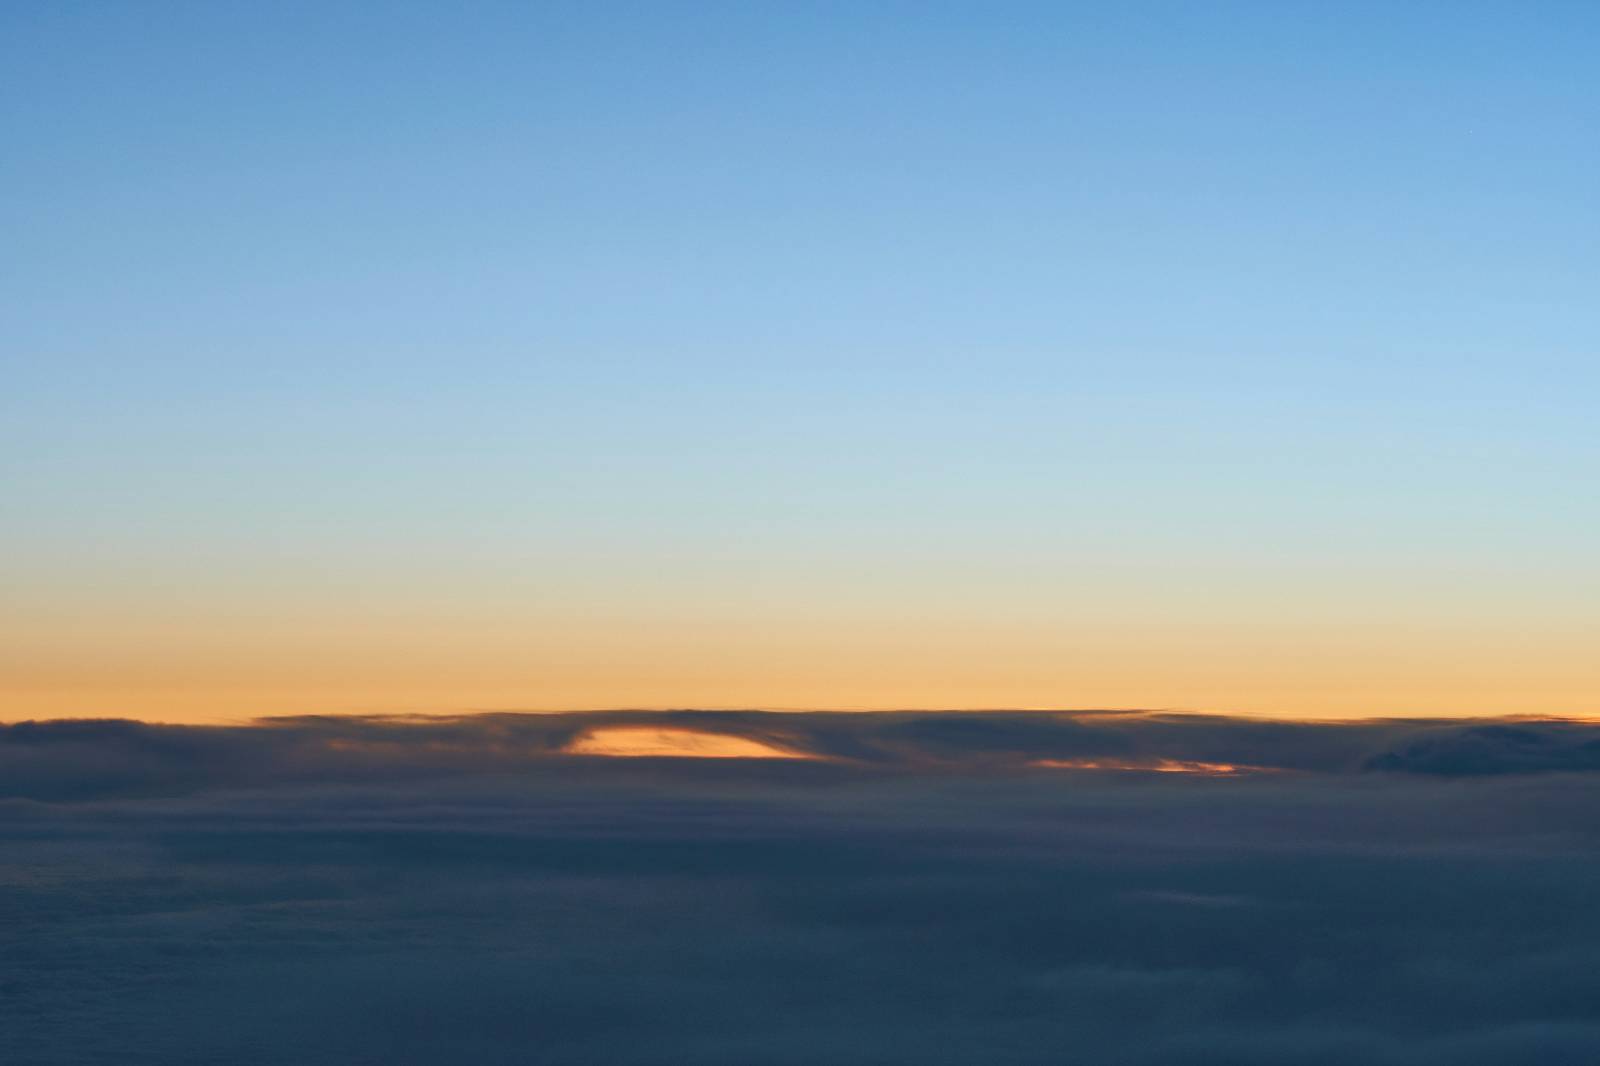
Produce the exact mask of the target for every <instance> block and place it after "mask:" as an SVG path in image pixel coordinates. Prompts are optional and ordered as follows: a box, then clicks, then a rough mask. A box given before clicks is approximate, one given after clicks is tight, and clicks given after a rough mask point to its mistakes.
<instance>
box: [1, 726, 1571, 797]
mask: <svg viewBox="0 0 1600 1066" xmlns="http://www.w3.org/2000/svg"><path fill="white" fill-rule="evenodd" d="M622 754H629V755H637V756H646V757H649V756H659V757H671V756H679V757H682V756H716V757H720V758H722V759H725V760H726V761H727V762H730V763H733V762H745V761H750V762H751V763H752V764H753V765H752V766H751V767H750V769H749V771H748V772H751V773H761V774H769V775H794V774H805V773H810V774H813V775H826V774H828V773H835V774H838V773H871V772H895V773H917V772H927V773H940V772H950V771H958V770H959V771H969V772H994V773H1005V772H1024V771H1037V770H1039V769H1041V768H1053V769H1055V770H1058V771H1065V772H1070V771H1071V770H1073V769H1081V770H1094V769H1100V770H1121V771H1124V772H1125V771H1130V770H1131V771H1137V770H1141V769H1143V770H1150V771H1158V770H1159V771H1169V772H1172V771H1176V772H1186V771H1188V772H1198V773H1250V772H1260V771H1278V772H1295V773H1316V774H1361V773H1367V774H1370V773H1391V774H1393V773H1406V774H1428V775H1436V776H1446V777H1469V776H1487V775H1499V774H1519V773H1536V772H1555V771H1565V772H1582V773H1587V772H1593V771H1595V770H1600V723H1595V722H1587V721H1569V720H1534V719H1515V720H1484V719H1462V720H1443V721H1441V720H1437V719H1428V720H1401V719H1395V720H1368V721H1357V722H1304V721H1282V720H1280V721H1274V720H1262V719H1254V718H1250V719H1246V718H1229V717H1222V716H1213V715H1187V714H1167V713H1158V712H1150V713H1136V712H1102V711H1061V712H1008V711H986V712H959V713H958V712H915V711H904V712H880V713H848V714H847V713H773V712H760V711H615V712H599V713H572V714H511V713H499V714H477V715H465V716H448V717H405V716H400V717H389V716H369V717H297V718H269V719H262V720H260V721H258V722H256V723H254V724H250V725H240V726H177V725H153V724H147V723H139V722H133V721H125V720H117V719H107V720H61V721H44V722H21V723H17V724H13V725H9V726H0V797H4V796H13V797H22V798H32V799H41V800H72V799H88V798H95V797H104V796H117V795H152V794H181V793H187V792H194V791H201V790H207V789H215V788H228V787H266V786H271V785H275V784H295V783H304V782H308V781H328V782H355V781H376V780H386V779H403V778H416V777H422V776H430V775H474V774H502V773H535V774H560V775H564V776H568V777H570V776H572V775H580V776H581V775H583V774H591V775H604V774H608V773H614V772H616V771H615V770H614V769H607V768H605V767H603V766H600V765H598V764H599V763H600V762H602V760H600V759H598V758H594V756H604V755H622ZM779 758H782V759H790V760H794V761H796V762H806V763H810V764H812V765H810V766H808V767H791V768H788V769H780V768H777V767H775V766H773V765H771V764H772V762H773V761H774V760H776V759H779ZM645 761H652V762H653V761H656V760H651V759H648V758H647V759H646V760H645ZM685 761H688V760H685ZM659 772H661V773H671V774H679V775H682V774H688V773H708V772H712V771H710V770H709V769H706V768H703V767H701V768H690V767H683V766H680V767H677V768H674V769H665V768H660V769H659ZM717 772H724V773H726V772H730V771H728V770H723V771H717Z"/></svg>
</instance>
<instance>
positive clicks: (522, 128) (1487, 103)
mask: <svg viewBox="0 0 1600 1066" xmlns="http://www.w3.org/2000/svg"><path fill="white" fill-rule="evenodd" d="M1597 52H1600V8H1597V7H1596V6H1595V5H1593V4H1588V3H1561V2H1554V0H1552V2H1543V3H1536V4H1527V3H1510V2H1507V3H1454V2H1452V3H1410V4H1392V3H1370V4H1363V3H1340V4H1309V3H1304V4H1302V3H1265V2H1263V3H1243V4H1231V3H1204V4H1180V3H1171V4H1140V3H1103V4H1098V5H1090V4H1078V5H1070V4H1040V5H1031V4H1007V3H983V4H979V3H971V4H944V3H914V4H912V3H908V4H891V3H867V4H858V3H852V4H836V5H835V4H814V3H805V4H800V3H794V4H775V3H774V4H726V5H724V4H661V3H652V4H622V3H606V4H592V3H588V4H539V5H534V4H494V3H473V4H462V5H458V4H443V3H435V4H406V3H384V4H353V3H349V4H326V3H320V2H319V3H306V4H295V3H274V4H246V3H163V4H144V5H135V4H109V3H103V4H102V3H44V2H23V3H12V4H7V5H5V8H4V10H3V12H0V71H3V73H0V111H3V119H0V121H3V128H4V131H5V137H4V151H3V158H0V233H3V235H4V236H3V241H4V248H5V254H4V256H3V257H0V269H3V271H4V274H3V276H0V285H3V291H4V293H5V298H4V301H3V312H0V360H3V373H0V477H3V480H4V496H3V499H4V504H3V509H4V513H3V520H0V552H3V556H0V567H3V574H0V576H3V584H0V718H3V719H20V718H27V717H45V716H57V715H127V716H136V717H145V718H154V719H166V720H198V719H210V718H219V717H238V716H243V715H252V714H266V713H275V712H303V711H345V710H350V711H378V710H462V709H471V708H489V707H517V708H531V709H549V708H590V707H610V706H619V705H629V706H712V707H717V706H767V707H839V708H868V707H894V706H921V707H998V706H1025V707H1026V706H1052V707H1085V706H1109V707H1173V708H1189V709H1206V710H1219V711H1235V712H1245V713H1258V714H1278V715H1287V716H1300V715H1316V716H1327V715H1376V714H1382V715H1388V714H1476V713H1522V712H1528V713H1556V714H1584V713H1593V712H1595V711H1597V710H1600V655H1597V654H1596V644H1597V641H1600V560H1597V555H1596V551H1595V543H1596V531H1597V530H1600V493H1597V491H1596V472H1597V461H1600V432H1597V430H1596V414H1595V412H1596V410H1597V408H1600V403H1597V400H1600V396H1597V392H1600V359H1597V355H1600V301H1597V299H1596V294H1597V292H1600V267H1597V263H1600V257H1597V254H1596V253H1597V249H1600V195H1597V189H1600V183H1597V176H1600V136H1596V131H1597V128H1600V126H1597V122H1600V65H1597V64H1596V62H1595V56H1596V54H1597Z"/></svg>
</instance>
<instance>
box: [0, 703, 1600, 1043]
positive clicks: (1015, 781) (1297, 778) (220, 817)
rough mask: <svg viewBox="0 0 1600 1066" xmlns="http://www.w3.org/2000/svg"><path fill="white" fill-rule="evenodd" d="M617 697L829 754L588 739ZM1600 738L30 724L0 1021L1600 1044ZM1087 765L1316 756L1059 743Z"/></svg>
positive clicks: (1358, 729)
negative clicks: (624, 747) (601, 752)
mask: <svg viewBox="0 0 1600 1066" xmlns="http://www.w3.org/2000/svg"><path fill="white" fill-rule="evenodd" d="M616 725H630V726H648V727H649V728H652V729H693V730H699V731H701V732H708V731H709V732H713V733H719V734H724V735H733V736H739V737H742V738H747V739H750V740H753V741H758V742H760V743H762V744H768V745H772V746H776V747H781V748H785V749H789V750H797V751H804V752H807V753H811V754H815V755H819V756H826V758H818V759H814V760H774V759H756V760H746V759H708V760H694V759H656V758H644V759H616V758H608V757H586V756H570V755H563V754H561V752H562V751H563V750H564V749H566V748H567V747H568V746H570V745H571V744H572V743H573V741H574V740H575V739H577V738H579V737H581V736H583V735H585V731H586V730H592V729H594V728H597V727H598V728H604V727H607V726H616ZM1593 740H1594V733H1593V727H1591V726H1588V725H1584V724H1579V723H1563V722H1518V723H1512V722H1492V723H1481V722H1480V723H1466V722H1454V723H1452V722H1447V723H1437V722H1373V723H1357V724H1351V725H1303V724H1293V723H1279V722H1259V721H1238V720H1228V719H1215V718H1195V717H1181V716H1168V715H1126V714H1123V715H1110V714H1105V715H1100V714H1071V715H1043V714H1015V715H1010V714H987V715H930V714H913V713H906V714H886V715H868V716H850V717H845V716H825V715H800V716H792V715H781V716H775V715H760V714H737V715H722V714H715V715H713V714H705V713H690V712H684V713H679V714H665V715H641V714H618V715H607V716H600V717H593V716H562V715H489V716H476V717H468V718H460V719H443V720H415V719H291V720H275V721H271V722H267V723H263V724H260V725H256V726H244V727H237V728H180V727H159V726H145V725H136V724H133V723H126V722H56V723H39V724H22V725H16V726H11V727H8V728H7V729H6V730H5V731H4V737H3V739H0V784H3V786H4V794H5V796H6V797H9V798H4V799H0V914H4V915H5V918H6V920H5V921H4V922H0V1008H3V1011H0V1041H3V1043H4V1049H5V1054H4V1057H5V1059H6V1061H8V1062H18V1063H27V1064H29V1066H33V1064H39V1066H79V1064H85V1063H99V1062H108V1061H115V1062H118V1063H121V1064H131V1066H157V1064H160V1066H171V1064H179V1066H183V1064H194V1066H200V1064H202V1063H204V1064H213V1063H218V1062H227V1063H230V1064H240V1066H269V1064H278V1063H295V1064H296V1066H333V1064H335V1063H337V1064H348V1063H356V1064H373V1066H377V1064H384V1066H434V1064H438V1066H446V1064H450V1066H453V1064H456V1063H463V1062H470V1063H474V1064H489V1066H501V1064H504V1066H510V1064H513V1063H515V1064H518V1066H523V1064H527V1063H538V1064H541V1066H544V1064H548V1066H611V1064H615V1066H668V1064H672V1066H683V1064H689V1066H695V1064H705V1066H801V1064H805V1066H812V1064H816V1063H829V1064H841V1066H867V1064H874V1066H902V1064H903V1066H912V1064H916V1066H924V1064H935V1066H939V1064H949V1066H954V1064H969V1063H971V1064H985V1066H987V1064H1002V1066H1046V1064H1049V1066H1059V1064H1062V1063H1071V1062H1082V1063H1093V1064H1102V1063H1104V1064H1110V1066H1222V1064H1228V1066H1256V1064H1260V1066H1267V1064H1271V1066H1322V1064H1328V1066H1332V1064H1341V1066H1343V1064H1348V1063H1360V1064H1374V1066H1442V1064H1464V1066H1513V1064H1516V1066H1521V1064H1525V1063H1529V1062H1538V1063H1541V1064H1557V1066H1561V1064H1569V1063H1570V1064H1578V1063H1583V1064H1591V1063H1593V1062H1596V1061H1600V918H1597V917H1596V916H1595V914H1594V908H1593V906H1592V901H1593V899H1594V898H1595V897H1596V893H1597V892H1600V858H1597V856H1600V788H1597V786H1600V778H1597V777H1594V776H1593V775H1592V774H1591V773H1589V772H1588V771H1590V770H1591V769H1592V768H1593V763H1592V762H1591V761H1590V760H1589V758H1588V756H1587V755H1586V754H1585V753H1588V752H1591V751H1592V748H1591V747H1590V745H1591V744H1592V743H1593ZM1079 759H1094V760H1105V761H1111V762H1115V763H1117V764H1120V765H1139V764H1148V763H1153V761H1155V760H1160V759H1169V760H1176V761H1188V762H1196V763H1216V762H1228V763H1233V764H1238V765H1247V766H1260V767H1268V768H1271V769H1275V770H1280V771H1286V772H1279V773H1251V774H1243V775H1236V776H1222V777H1214V776H1206V775H1189V774H1182V773H1175V774H1166V773H1139V772H1132V773H1130V772H1101V771H1080V770H1072V769H1065V770H1063V769H1037V768H1032V767H1031V764H1033V763H1036V762H1038V761H1040V760H1055V761H1071V760H1079ZM1535 770H1537V771H1547V772H1539V773H1530V772H1524V771H1535ZM1291 771H1292V772H1291Z"/></svg>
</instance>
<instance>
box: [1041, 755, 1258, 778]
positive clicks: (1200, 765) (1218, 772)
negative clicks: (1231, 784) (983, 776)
mask: <svg viewBox="0 0 1600 1066" xmlns="http://www.w3.org/2000/svg"><path fill="white" fill-rule="evenodd" d="M1028 765H1030V766H1037V767H1039V768H1040V769H1048V770H1141V771H1144V772H1146V773H1158V774H1199V775H1201V776H1205V777H1235V776H1238V775H1241V774H1265V773H1276V772H1278V771H1276V770H1273V769H1271V768H1269V767H1261V766H1238V765H1235V764H1233V763H1227V762H1197V761H1194V760H1191V759H1150V760H1146V761H1143V762H1140V761H1135V760H1129V759H1036V760H1034V761H1033V762H1031V763H1029V764H1028Z"/></svg>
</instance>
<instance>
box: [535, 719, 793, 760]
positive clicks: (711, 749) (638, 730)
mask: <svg viewBox="0 0 1600 1066" xmlns="http://www.w3.org/2000/svg"><path fill="white" fill-rule="evenodd" d="M563 750H564V751H565V753H566V754H568V755H612V756H624V757H627V756H633V757H639V756H645V757H656V758H660V757H667V758H686V759H814V758H816V756H814V755H807V754H805V753H803V752H795V751H785V750H784V749H782V748H775V747H773V746H772V745H770V744H763V743H761V742H760V741H759V740H751V739H749V738H748V737H731V736H727V735H726V734H722V733H700V732H696V731H695V730H692V729H660V728H655V727H652V726H602V727H601V728H598V729H591V730H589V731H588V732H586V733H584V734H582V735H581V736H579V737H578V738H577V739H575V740H573V741H572V743H570V744H568V745H567V746H566V748H565V749H563Z"/></svg>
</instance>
